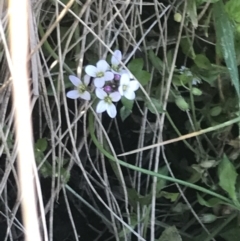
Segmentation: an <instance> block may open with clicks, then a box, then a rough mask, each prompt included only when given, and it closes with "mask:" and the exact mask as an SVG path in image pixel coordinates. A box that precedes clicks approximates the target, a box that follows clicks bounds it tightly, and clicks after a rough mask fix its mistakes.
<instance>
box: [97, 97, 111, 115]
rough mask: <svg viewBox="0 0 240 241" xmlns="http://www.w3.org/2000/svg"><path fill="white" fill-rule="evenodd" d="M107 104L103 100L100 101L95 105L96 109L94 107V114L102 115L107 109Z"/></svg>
mask: <svg viewBox="0 0 240 241" xmlns="http://www.w3.org/2000/svg"><path fill="white" fill-rule="evenodd" d="M107 105H108V104H107V103H106V102H105V101H104V100H100V101H99V102H98V104H97V107H96V112H97V113H102V112H104V111H105V110H106V109H107Z"/></svg>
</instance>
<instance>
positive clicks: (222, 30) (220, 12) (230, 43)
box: [213, 0, 240, 97]
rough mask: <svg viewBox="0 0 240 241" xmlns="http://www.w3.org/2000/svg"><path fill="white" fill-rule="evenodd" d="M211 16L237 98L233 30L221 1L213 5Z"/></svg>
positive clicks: (237, 77)
mask: <svg viewBox="0 0 240 241" xmlns="http://www.w3.org/2000/svg"><path fill="white" fill-rule="evenodd" d="M213 16H214V20H215V28H216V37H217V44H218V45H220V46H221V51H222V53H223V56H224V59H225V62H226V65H227V67H228V70H229V73H230V76H231V79H232V83H233V85H234V87H235V89H236V92H237V94H238V97H239V96H240V89H239V76H238V69H237V60H236V54H235V47H234V29H233V26H232V23H231V21H230V19H229V18H228V15H227V13H226V12H225V9H224V5H223V2H222V0H220V1H218V2H216V3H215V4H214V5H213Z"/></svg>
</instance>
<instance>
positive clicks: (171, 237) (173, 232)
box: [157, 226, 182, 241]
mask: <svg viewBox="0 0 240 241" xmlns="http://www.w3.org/2000/svg"><path fill="white" fill-rule="evenodd" d="M157 240H158V241H182V238H181V236H180V235H179V233H178V230H177V228H176V227H175V226H170V227H167V228H166V229H165V230H164V231H163V232H162V235H161V236H160V238H159V239H157Z"/></svg>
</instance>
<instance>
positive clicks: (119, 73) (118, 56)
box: [67, 50, 139, 118]
mask: <svg viewBox="0 0 240 241" xmlns="http://www.w3.org/2000/svg"><path fill="white" fill-rule="evenodd" d="M121 60H122V53H121V51H120V50H116V51H114V54H113V56H112V58H111V65H109V64H108V63H107V61H105V60H99V61H98V62H97V64H96V66H94V65H87V66H86V67H85V72H86V75H85V76H84V77H83V81H81V80H80V79H79V78H77V77H76V76H73V75H70V76H69V80H70V81H71V82H72V84H73V85H74V86H75V87H76V89H75V90H71V91H69V92H68V93H67V97H68V98H71V99H77V98H81V99H84V100H90V99H91V94H90V92H89V91H88V89H89V84H90V82H91V81H90V80H91V77H92V78H93V85H94V87H95V94H96V96H97V98H98V99H99V102H98V104H97V107H96V112H97V113H102V112H104V111H107V113H108V115H109V116H110V117H111V118H114V117H115V116H116V115H117V110H116V106H115V105H114V103H113V102H118V101H119V100H120V99H121V98H122V96H124V97H125V98H127V99H129V100H133V99H135V91H136V90H137V89H138V88H139V83H138V81H136V80H131V78H130V75H129V74H128V72H127V71H126V70H125V69H123V68H122V67H121V65H120V62H121Z"/></svg>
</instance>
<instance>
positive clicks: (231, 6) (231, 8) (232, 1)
mask: <svg viewBox="0 0 240 241" xmlns="http://www.w3.org/2000/svg"><path fill="white" fill-rule="evenodd" d="M225 10H226V12H227V14H228V16H229V18H231V19H232V20H233V21H236V22H238V23H240V14H239V13H240V1H239V0H229V1H228V2H226V4H225Z"/></svg>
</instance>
